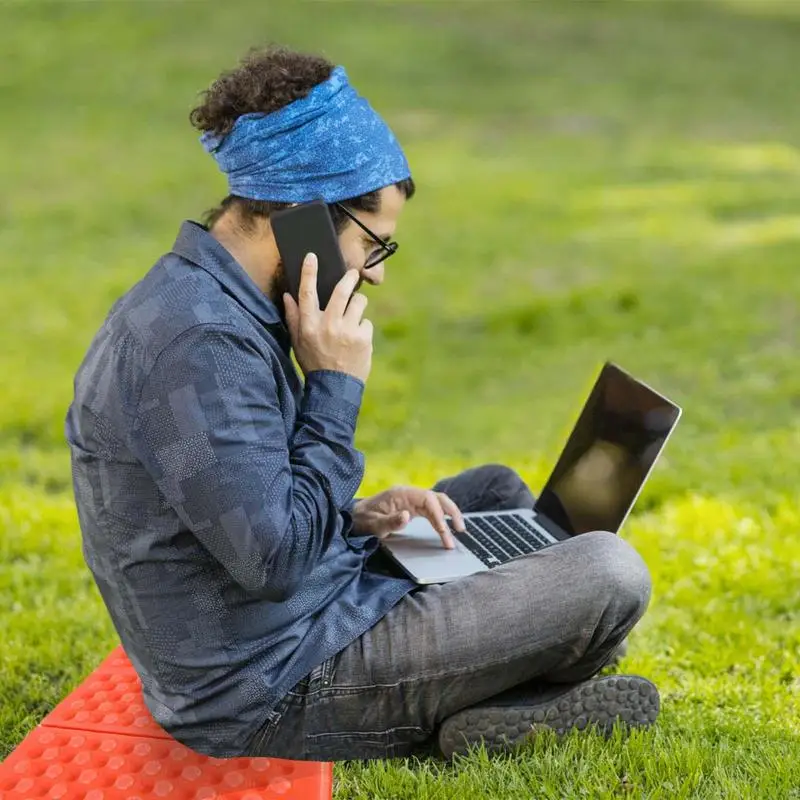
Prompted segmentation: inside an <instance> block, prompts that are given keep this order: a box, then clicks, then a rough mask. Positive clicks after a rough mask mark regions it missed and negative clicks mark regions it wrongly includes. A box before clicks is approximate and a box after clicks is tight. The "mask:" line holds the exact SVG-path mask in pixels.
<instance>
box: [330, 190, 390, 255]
mask: <svg viewBox="0 0 800 800" xmlns="http://www.w3.org/2000/svg"><path fill="white" fill-rule="evenodd" d="M332 205H334V206H336V208H338V209H339V211H341V212H342V213H343V214H344V215H345V216H347V217H349V218H350V219H351V220H352V221H353V222H355V224H356V225H358V227H359V228H361V230H362V231H364V233H366V234H367V235H368V236H369V237H370V239H372V241H373V242H375V243H377V244H379V245H380V246H381V249H382V250H383V252H382V253H379V254H378V256H377V258H375V259H374V260H372V261H367V263H366V264H364V269H371V268H372V267H374V266H377V265H378V264H380V263H381V261H385V260H386V259H387V258H389V256H393V255H394V254H395V253H396V252H397V248H398V247H400V245H399V244H398V243H397V242H395V241H393V240H390V241H388V242H384V241H383V239H381V238H380V237H379V236H377V235H376V234H374V233H373V232H372V231H371V230H370V229H369V228H368V227H367V226H366V225H365V224H364V223H363V222H361V220H359V219H357V218H356V216H355V215H354V214H353V213H352V212H350V211H348V210H347V208H345V206H343V205H342V204H341V203H338V202H337V203H333V204H332Z"/></svg>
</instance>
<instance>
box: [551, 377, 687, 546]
mask: <svg viewBox="0 0 800 800" xmlns="http://www.w3.org/2000/svg"><path fill="white" fill-rule="evenodd" d="M680 414H681V410H680V408H679V407H678V406H676V405H675V404H674V403H671V402H670V401H669V400H667V399H666V398H664V397H662V396H661V395H659V394H657V393H656V392H654V391H653V390H652V389H650V388H649V387H647V386H645V385H644V384H642V383H640V382H639V381H637V380H635V379H634V378H633V377H631V376H630V375H628V374H627V373H626V372H624V371H623V370H621V369H620V368H619V367H617V366H615V365H613V364H606V365H605V366H604V367H603V369H602V371H601V373H600V376H599V377H598V379H597V382H596V383H595V385H594V388H593V389H592V392H591V394H590V395H589V399H588V400H587V402H586V405H585V406H584V408H583V411H582V412H581V415H580V417H579V418H578V421H577V423H576V424H575V428H574V429H573V431H572V434H571V435H570V437H569V440H568V441H567V444H566V446H565V447H564V451H563V452H562V453H561V457H560V458H559V459H558V462H557V464H556V466H555V468H554V469H553V474H552V475H551V476H550V479H549V480H548V481H547V484H546V485H545V487H544V489H543V490H542V493H541V495H540V497H539V498H538V500H537V501H536V511H537V512H538V513H539V514H540V515H543V516H544V518H543V519H541V522H542V523H543V524H544V525H545V526H547V523H548V521H551V522H555V523H556V524H557V525H558V526H559V527H560V528H561V529H562V530H563V531H564V532H565V533H568V534H570V535H576V534H579V533H587V532H588V531H611V532H612V533H617V531H618V530H619V529H620V527H621V526H622V523H623V522H624V521H625V518H626V517H627V516H628V512H629V511H630V509H631V508H632V506H633V504H634V502H635V501H636V498H637V497H638V495H639V492H640V490H641V488H642V486H643V485H644V482H645V480H646V479H647V476H648V474H649V472H650V470H651V469H652V467H653V464H654V463H655V461H656V458H657V457H658V454H659V453H660V452H661V448H662V447H663V446H664V443H665V442H666V440H667V437H668V436H669V434H670V432H671V431H672V429H673V428H674V427H675V424H676V423H677V421H678V418H679V417H680Z"/></svg>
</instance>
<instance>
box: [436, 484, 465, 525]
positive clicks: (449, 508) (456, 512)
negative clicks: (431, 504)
mask: <svg viewBox="0 0 800 800" xmlns="http://www.w3.org/2000/svg"><path fill="white" fill-rule="evenodd" d="M436 496H437V497H438V498H439V502H440V503H441V504H442V508H443V509H444V511H445V514H449V515H450V517H451V518H452V520H453V523H454V525H453V527H454V528H455V529H456V530H457V531H461V533H464V532H465V531H466V530H467V528H466V526H465V525H464V517H462V516H461V509H460V508H459V507H458V506H457V505H456V504H455V502H454V501H453V500H452V498H450V497H448V496H447V495H446V494H445V493H444V492H436Z"/></svg>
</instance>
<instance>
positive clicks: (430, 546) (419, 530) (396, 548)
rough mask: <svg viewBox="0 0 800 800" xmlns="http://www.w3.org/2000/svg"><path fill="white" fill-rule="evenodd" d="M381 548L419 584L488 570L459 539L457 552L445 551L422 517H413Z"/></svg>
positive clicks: (385, 541)
mask: <svg viewBox="0 0 800 800" xmlns="http://www.w3.org/2000/svg"><path fill="white" fill-rule="evenodd" d="M381 545H382V546H383V547H384V548H385V549H386V550H388V551H389V553H390V554H391V555H392V556H394V558H395V559H396V560H397V561H398V562H399V563H400V564H401V565H402V566H403V567H404V568H405V569H406V570H408V572H409V573H410V574H411V575H412V576H413V577H414V579H415V580H417V581H418V582H420V583H443V582H445V581H449V580H453V579H455V578H462V577H464V576H465V575H472V574H473V573H475V572H483V571H484V570H487V569H489V568H488V567H487V566H486V565H485V564H484V563H483V562H482V561H481V560H480V559H478V558H477V556H475V555H473V554H472V553H471V552H470V551H469V550H467V548H466V547H464V545H463V544H461V542H459V541H458V540H456V549H455V550H448V549H447V548H446V547H445V546H444V542H443V541H442V538H441V536H439V534H438V533H436V531H435V530H434V528H433V526H432V525H431V524H430V522H428V520H427V519H424V518H423V517H415V518H414V519H412V520H411V522H409V523H408V525H406V527H405V528H404V529H403V530H402V531H400V532H398V533H393V534H391V535H390V536H388V537H387V538H385V539H383V540H382V541H381Z"/></svg>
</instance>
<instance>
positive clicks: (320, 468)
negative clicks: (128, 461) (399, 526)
mask: <svg viewBox="0 0 800 800" xmlns="http://www.w3.org/2000/svg"><path fill="white" fill-rule="evenodd" d="M272 369H273V367H272V365H271V364H270V363H269V362H268V361H267V360H266V359H265V358H264V357H263V355H262V354H261V353H260V352H259V351H258V350H257V349H256V348H255V347H254V346H253V345H252V344H251V343H249V342H248V341H247V340H246V339H244V338H242V337H241V336H240V335H239V334H237V333H236V332H235V330H233V329H230V330H227V329H220V328H219V327H217V326H214V327H207V326H197V327H196V328H192V329H191V330H189V331H187V332H185V333H184V334H182V335H181V336H180V337H179V338H178V339H176V340H175V341H174V342H172V343H171V344H170V345H169V346H168V347H167V348H166V349H165V350H164V351H163V352H162V353H161V354H160V355H159V356H158V358H157V359H156V361H155V363H154V365H153V367H152V369H151V370H150V372H149V374H148V376H147V378H146V380H145V382H144V385H143V388H142V392H141V396H140V399H139V403H138V409H137V415H136V418H135V420H134V424H133V427H132V436H131V439H132V442H131V448H132V450H133V452H134V454H135V455H136V457H137V458H139V459H140V460H141V461H142V463H143V464H144V466H145V468H146V469H147V470H148V471H149V473H150V474H151V475H152V477H153V478H154V480H155V481H156V483H157V484H158V486H159V488H160V490H161V492H162V493H163V495H164V497H165V498H166V500H167V502H168V503H169V504H170V505H171V506H172V507H173V508H174V509H175V511H176V512H177V514H178V516H179V517H180V519H181V521H182V522H183V523H184V524H185V525H186V526H187V527H188V528H189V530H191V531H192V532H193V533H194V534H195V536H197V538H198V539H199V541H200V542H201V543H202V544H203V546H204V547H206V549H207V550H208V551H209V552H210V553H211V554H212V555H213V556H214V557H215V558H216V559H217V560H218V561H219V562H220V563H221V564H222V565H223V566H224V567H225V569H226V570H227V571H228V573H229V574H230V575H231V577H232V578H233V579H234V580H235V581H236V582H237V583H239V584H240V585H241V586H242V587H243V588H244V589H245V590H247V591H249V592H253V593H256V594H259V595H261V596H264V597H266V598H267V599H269V600H272V601H275V602H279V601H281V600H283V599H285V598H286V597H288V596H290V595H291V594H293V593H294V592H295V591H296V589H297V588H298V586H299V584H300V582H301V581H302V580H303V578H304V576H305V575H307V574H308V573H309V572H310V571H311V570H312V569H313V567H314V566H315V565H316V563H317V562H318V561H319V560H320V559H321V558H322V557H323V554H324V552H325V550H326V549H327V547H328V546H329V544H330V540H331V537H332V536H335V535H340V533H339V530H340V527H341V526H340V524H339V520H338V519H337V517H338V515H339V510H340V509H342V508H344V507H345V506H346V505H347V504H348V503H349V502H351V501H352V498H353V495H354V494H355V492H356V490H357V489H358V487H359V484H360V483H361V480H362V478H363V474H364V457H363V455H362V453H360V452H359V451H358V450H356V449H355V447H354V444H353V437H354V434H355V427H356V421H357V418H358V412H359V410H360V406H361V399H362V395H363V391H364V384H363V382H361V381H359V380H358V379H356V378H353V377H351V376H349V375H345V374H344V373H341V372H332V371H327V370H318V371H315V372H311V373H309V374H308V376H307V377H306V384H305V388H304V394H303V398H302V404H301V407H300V409H299V412H298V415H297V419H296V421H295V424H294V425H292V424H291V421H290V420H289V419H287V418H284V416H283V414H282V412H281V405H280V401H279V388H278V383H277V380H276V376H275V375H274V374H273V371H272ZM289 402H290V403H291V402H293V401H292V400H291V398H290V399H289Z"/></svg>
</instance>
